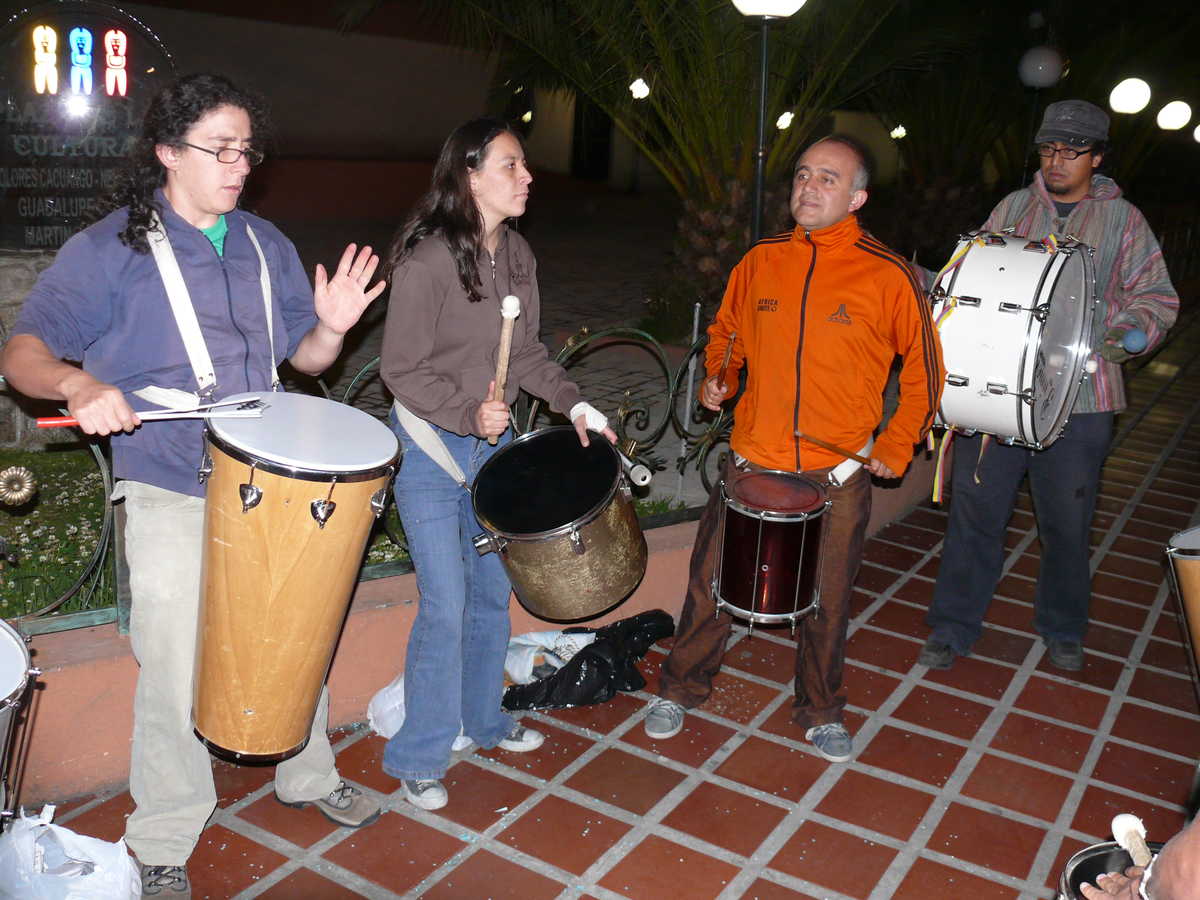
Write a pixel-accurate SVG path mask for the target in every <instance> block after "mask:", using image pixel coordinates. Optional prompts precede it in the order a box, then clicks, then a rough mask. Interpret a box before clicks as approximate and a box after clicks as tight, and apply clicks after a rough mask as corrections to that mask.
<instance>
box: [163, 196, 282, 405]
mask: <svg viewBox="0 0 1200 900" xmlns="http://www.w3.org/2000/svg"><path fill="white" fill-rule="evenodd" d="M152 224H153V226H154V227H153V228H152V229H151V230H150V231H148V232H147V237H148V238H149V241H150V252H151V253H152V254H153V255H154V263H155V265H156V266H158V273H159V275H160V276H161V277H162V280H163V287H164V288H165V289H166V291H167V299H168V300H169V301H170V303H171V312H172V313H173V314H174V316H175V325H176V327H178V328H179V335H180V337H181V338H183V346H184V349H185V350H186V351H187V355H188V361H189V362H190V363H191V366H192V372H193V374H194V375H195V376H196V384H197V385H198V386H199V388H200V391H199V393H200V396H201V397H202V398H211V397H212V394H213V391H214V390H215V388H216V384H217V376H216V372H215V371H214V369H213V364H212V357H211V356H209V354H208V345H207V344H205V342H204V335H203V334H202V333H201V331H200V323H199V322H198V321H197V319H196V309H195V307H194V306H193V305H192V298H191V295H190V294H189V293H188V289H187V284H186V283H185V282H184V280H183V273H182V272H181V271H180V270H179V262H178V261H177V260H176V259H175V252H174V251H173V250H172V249H171V240H170V238H168V237H167V229H166V226H164V225H163V224H162V221H161V220H160V219H159V218H158V216H157V215H155V216H154V218H153V223H152ZM246 234H247V235H249V237H250V243H251V244H253V245H254V250H255V252H257V254H258V264H259V265H258V272H259V276H258V278H259V284H260V285H261V287H262V295H263V308H264V310H265V311H266V317H267V347H268V349H267V352H268V355H269V356H270V358H271V390H273V391H276V390H279V373H278V372H277V371H276V369H277V366H276V363H275V329H274V322H273V318H272V315H271V275H270V273H269V272H268V271H267V258H266V256H264V255H263V251H262V247H261V246H260V245H259V243H258V238H257V237H256V236H255V234H254V231H253V229H251V228H250V226H249V225H247V226H246Z"/></svg>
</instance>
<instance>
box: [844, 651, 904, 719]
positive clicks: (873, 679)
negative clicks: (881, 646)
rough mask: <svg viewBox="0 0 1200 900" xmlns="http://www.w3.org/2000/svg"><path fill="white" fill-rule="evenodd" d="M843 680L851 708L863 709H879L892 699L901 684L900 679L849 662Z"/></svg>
mask: <svg viewBox="0 0 1200 900" xmlns="http://www.w3.org/2000/svg"><path fill="white" fill-rule="evenodd" d="M842 679H843V681H842V683H843V685H844V686H845V689H846V701H847V702H848V703H849V704H850V705H851V706H858V707H861V708H863V709H879V705H880V704H881V703H883V701H884V700H886V699H887V698H888V697H890V696H891V695H892V691H894V690H895V689H896V685H898V684H900V679H898V678H893V677H892V676H891V675H884V674H883V673H882V672H874V671H872V670H871V669H865V668H863V667H862V666H856V665H854V664H853V663H849V662H848V663H846V667H845V669H843V672H842Z"/></svg>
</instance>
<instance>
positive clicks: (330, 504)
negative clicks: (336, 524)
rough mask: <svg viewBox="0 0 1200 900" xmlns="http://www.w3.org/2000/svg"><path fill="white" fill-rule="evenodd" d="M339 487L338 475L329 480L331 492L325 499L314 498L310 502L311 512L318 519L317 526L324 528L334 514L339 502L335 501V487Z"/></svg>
mask: <svg viewBox="0 0 1200 900" xmlns="http://www.w3.org/2000/svg"><path fill="white" fill-rule="evenodd" d="M335 487H337V476H334V478H333V480H332V481H331V482H329V493H328V494H327V495H326V496H325V499H324V500H314V501H313V502H312V503H311V504H309V512H311V513H312V517H313V518H314V519H316V520H317V527H318V528H324V527H325V523H326V522H328V521H329V517H330V516H332V515H333V511H334V510H335V509H337V504H336V503H334V501H333V489H334V488H335Z"/></svg>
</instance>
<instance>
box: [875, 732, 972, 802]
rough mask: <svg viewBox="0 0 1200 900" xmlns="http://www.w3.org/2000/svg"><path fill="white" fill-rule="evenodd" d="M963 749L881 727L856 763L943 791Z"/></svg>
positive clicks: (918, 735) (933, 739)
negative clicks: (942, 788) (906, 777)
mask: <svg viewBox="0 0 1200 900" xmlns="http://www.w3.org/2000/svg"><path fill="white" fill-rule="evenodd" d="M965 752H966V748H965V747H960V746H958V745H957V744H951V743H949V742H948V741H943V740H939V739H937V738H932V737H926V736H925V735H923V734H916V733H914V732H911V731H905V730H903V729H901V728H895V727H893V726H891V725H885V726H884V727H883V728H882V729H880V731H879V732H878V733H877V734H876V735H875V737H873V738H871V743H870V744H868V745H867V747H866V749H864V750H863V751H862V752H860V753H859V754H858V761H859V762H860V763H862V764H863V765H867V766H878V767H879V768H881V769H887V770H888V771H890V772H896V773H898V774H900V775H907V776H908V777H909V778H915V779H917V780H918V781H923V782H925V783H926V784H932V785H934V786H936V787H943V786H944V785H945V784H946V782H947V781H948V780H949V778H950V775H951V774H952V773H953V772H954V769H955V767H956V766H957V765H958V761H959V760H960V759H962V755H963V754H964V753H965Z"/></svg>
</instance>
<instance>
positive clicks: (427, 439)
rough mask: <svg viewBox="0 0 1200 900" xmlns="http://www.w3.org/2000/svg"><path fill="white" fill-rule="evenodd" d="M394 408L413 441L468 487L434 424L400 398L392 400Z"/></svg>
mask: <svg viewBox="0 0 1200 900" xmlns="http://www.w3.org/2000/svg"><path fill="white" fill-rule="evenodd" d="M392 409H394V410H395V411H396V418H397V419H399V420H400V424H401V425H402V426H403V427H404V430H405V431H406V432H407V433H408V436H409V437H410V438H412V440H413V443H414V444H416V445H417V446H418V447H420V448H421V450H422V451H424V453H425V455H426V456H428V457H429V458H430V459H432V460H433V461H434V462H435V463H437V464H438V465H439V466H440V467H441V469H442V471H443V472H445V473H446V474H447V475H449V476H450V477H451V478H452V479H454V481H455V482H456V483H457V484H458V485H459V486H460V487H462V488H466V487H467V476H466V474H465V473H464V472H463V470H462V468H461V467H460V466H459V465H458V463H457V462H456V461H455V459H454V457H453V456H451V455H450V450H449V448H448V447H447V446H446V442H445V441H443V440H442V439H441V437H439V436H438V433H437V432H436V431H434V430H433V426H432V425H430V424H429V423H428V422H426V421H425V420H424V419H422V418H421V417H420V416H418V415H417V414H416V413H414V412H412V411H411V410H410V409H409V408H408V407H407V406H405V405H404V404H403V403H401V402H400V401H399V400H393V401H392Z"/></svg>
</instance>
